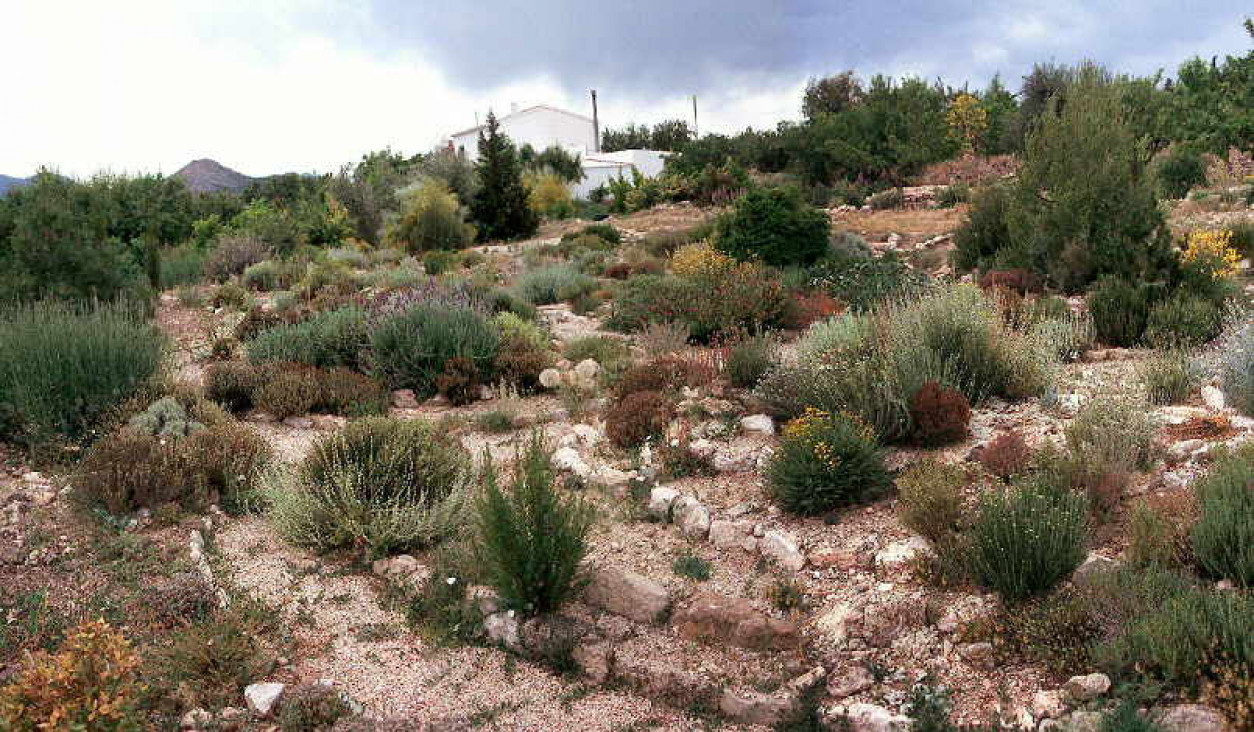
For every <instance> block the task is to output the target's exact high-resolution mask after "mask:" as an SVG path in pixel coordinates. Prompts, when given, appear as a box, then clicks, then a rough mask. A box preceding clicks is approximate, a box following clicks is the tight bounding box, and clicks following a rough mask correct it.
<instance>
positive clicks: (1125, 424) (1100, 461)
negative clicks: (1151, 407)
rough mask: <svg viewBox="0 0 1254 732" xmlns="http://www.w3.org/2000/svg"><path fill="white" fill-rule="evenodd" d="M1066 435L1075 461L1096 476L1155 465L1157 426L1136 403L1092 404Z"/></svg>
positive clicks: (1101, 401)
mask: <svg viewBox="0 0 1254 732" xmlns="http://www.w3.org/2000/svg"><path fill="white" fill-rule="evenodd" d="M1065 434H1066V438H1067V448H1068V449H1069V450H1070V452H1071V457H1072V458H1073V460H1074V461H1075V462H1077V463H1079V464H1080V465H1082V466H1084V468H1085V470H1086V471H1087V472H1090V473H1093V474H1097V475H1112V474H1114V475H1118V474H1127V473H1131V472H1134V471H1137V470H1145V469H1147V468H1149V467H1150V465H1151V464H1152V462H1153V452H1152V447H1153V442H1154V422H1153V420H1152V419H1151V417H1150V415H1149V414H1148V413H1147V412H1146V410H1145V408H1144V407H1142V406H1140V405H1138V404H1136V403H1135V402H1133V401H1132V400H1128V399H1120V398H1114V397H1107V398H1098V399H1094V400H1093V401H1091V402H1088V403H1087V404H1085V405H1084V406H1083V407H1081V408H1080V411H1079V412H1077V413H1076V416H1075V419H1073V420H1072V421H1071V423H1070V424H1068V425H1067V427H1066V430H1065Z"/></svg>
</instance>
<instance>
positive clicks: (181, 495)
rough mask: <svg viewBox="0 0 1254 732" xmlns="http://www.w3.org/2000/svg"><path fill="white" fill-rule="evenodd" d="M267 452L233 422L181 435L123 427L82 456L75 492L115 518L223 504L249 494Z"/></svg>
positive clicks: (258, 440)
mask: <svg viewBox="0 0 1254 732" xmlns="http://www.w3.org/2000/svg"><path fill="white" fill-rule="evenodd" d="M270 454H271V453H270V449H269V447H268V446H267V445H266V443H265V441H264V440H263V439H262V438H261V437H260V436H258V435H256V434H255V433H253V432H252V431H251V430H249V429H248V428H247V427H244V426H243V425H240V424H238V423H234V422H226V423H222V424H217V425H213V426H211V427H208V428H203V429H200V430H198V431H196V432H194V433H193V434H191V435H188V436H187V437H182V438H178V437H173V436H159V435H156V434H152V433H150V432H146V431H137V430H135V429H132V428H129V427H128V428H123V429H122V430H120V431H118V432H116V433H114V434H112V435H109V436H108V437H105V438H103V439H101V440H100V441H99V442H97V443H96V445H95V446H93V448H92V449H91V451H90V452H89V453H88V454H87V456H86V458H84V460H83V462H82V464H81V465H80V466H79V470H78V473H77V475H76V487H77V488H78V493H77V495H78V496H79V497H80V498H81V499H82V500H84V501H85V502H86V503H87V504H88V505H94V506H99V507H102V508H104V509H105V510H106V511H108V512H109V513H112V514H114V515H119V516H121V515H127V514H130V513H132V512H134V511H136V510H138V509H141V508H148V509H156V508H159V507H161V506H164V505H167V504H175V505H178V506H181V507H183V508H186V509H189V510H203V509H205V508H207V507H208V506H210V505H213V504H218V505H225V506H226V507H228V508H229V507H231V506H235V505H238V504H239V503H240V502H241V499H243V498H244V497H246V496H248V495H249V494H251V493H252V492H253V490H254V488H255V486H256V484H257V482H258V480H259V478H260V475H261V472H262V470H263V469H264V468H265V466H266V465H267V464H268V463H269V460H270Z"/></svg>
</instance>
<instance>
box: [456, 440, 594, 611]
mask: <svg viewBox="0 0 1254 732" xmlns="http://www.w3.org/2000/svg"><path fill="white" fill-rule="evenodd" d="M512 478H513V479H512V481H511V482H512V485H511V486H510V488H509V489H508V490H503V489H502V488H501V487H500V486H499V485H498V481H497V476H496V470H495V469H494V468H493V466H492V463H491V461H490V460H489V461H488V464H487V470H486V473H485V475H484V490H483V493H482V494H481V496H480V498H479V501H478V504H477V511H476V516H477V521H476V525H477V528H478V542H479V544H478V546H479V554H480V558H481V566H482V568H483V571H484V575H485V577H486V579H487V581H488V583H489V584H490V585H492V586H493V587H494V588H496V591H497V592H498V593H499V594H500V596H501V599H502V601H503V602H504V603H505V605H506V606H507V607H510V608H513V609H516V610H520V611H522V612H526V613H534V614H542V613H547V612H552V611H555V610H557V609H559V608H560V607H561V606H562V604H563V603H564V602H565V601H566V600H567V598H569V597H570V595H571V594H572V592H573V591H574V589H575V586H576V580H577V579H578V573H579V565H580V564H581V563H582V561H583V558H584V555H585V554H586V553H587V550H588V546H587V538H588V532H589V531H590V530H591V528H592V522H593V511H592V507H591V506H590V504H587V503H585V502H584V501H583V500H581V499H579V498H577V497H565V496H562V495H561V493H560V492H559V491H558V489H557V487H556V485H555V474H554V470H553V464H552V458H551V456H550V454H549V451H548V448H547V447H546V446H545V444H544V441H543V439H542V437H541V436H540V434H539V433H534V434H533V435H532V436H531V439H530V440H529V441H528V442H527V444H526V446H525V447H524V448H523V449H522V451H521V453H520V454H519V455H518V456H517V458H516V459H515V463H514V470H513V476H512Z"/></svg>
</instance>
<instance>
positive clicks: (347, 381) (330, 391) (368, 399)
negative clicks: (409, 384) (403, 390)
mask: <svg viewBox="0 0 1254 732" xmlns="http://www.w3.org/2000/svg"><path fill="white" fill-rule="evenodd" d="M317 379H318V398H317V400H315V402H314V404H313V408H312V410H313V411H315V412H327V413H329V414H343V415H347V416H350V417H362V416H365V415H368V414H382V413H384V412H386V411H387V407H388V400H389V394H388V390H387V387H386V386H384V385H383V382H381V381H379V380H378V379H373V378H371V377H369V376H365V375H364V374H359V373H357V372H356V371H353V370H351V369H346V368H342V367H341V368H334V369H331V370H330V371H321V372H320V373H319V374H318V375H317Z"/></svg>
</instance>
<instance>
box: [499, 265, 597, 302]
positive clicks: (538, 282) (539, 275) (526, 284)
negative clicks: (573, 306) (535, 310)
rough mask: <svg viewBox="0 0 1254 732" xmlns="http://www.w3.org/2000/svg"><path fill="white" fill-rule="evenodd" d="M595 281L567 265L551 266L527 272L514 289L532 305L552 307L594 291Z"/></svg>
mask: <svg viewBox="0 0 1254 732" xmlns="http://www.w3.org/2000/svg"><path fill="white" fill-rule="evenodd" d="M596 286H597V281H596V279H595V278H593V277H589V276H588V275H586V274H584V273H582V272H580V271H579V270H578V269H577V268H575V267H573V266H571V265H569V264H553V265H549V266H547V267H540V268H538V269H532V270H528V271H526V272H524V273H522V275H521V276H520V277H519V278H518V282H517V283H516V284H515V288H516V289H517V291H518V294H519V296H521V297H522V298H523V299H524V300H526V301H527V302H529V303H531V304H533V305H552V304H554V303H559V302H567V301H569V300H573V299H575V298H577V297H579V296H580V295H586V294H587V293H589V292H592V291H593V290H594V289H596Z"/></svg>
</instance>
